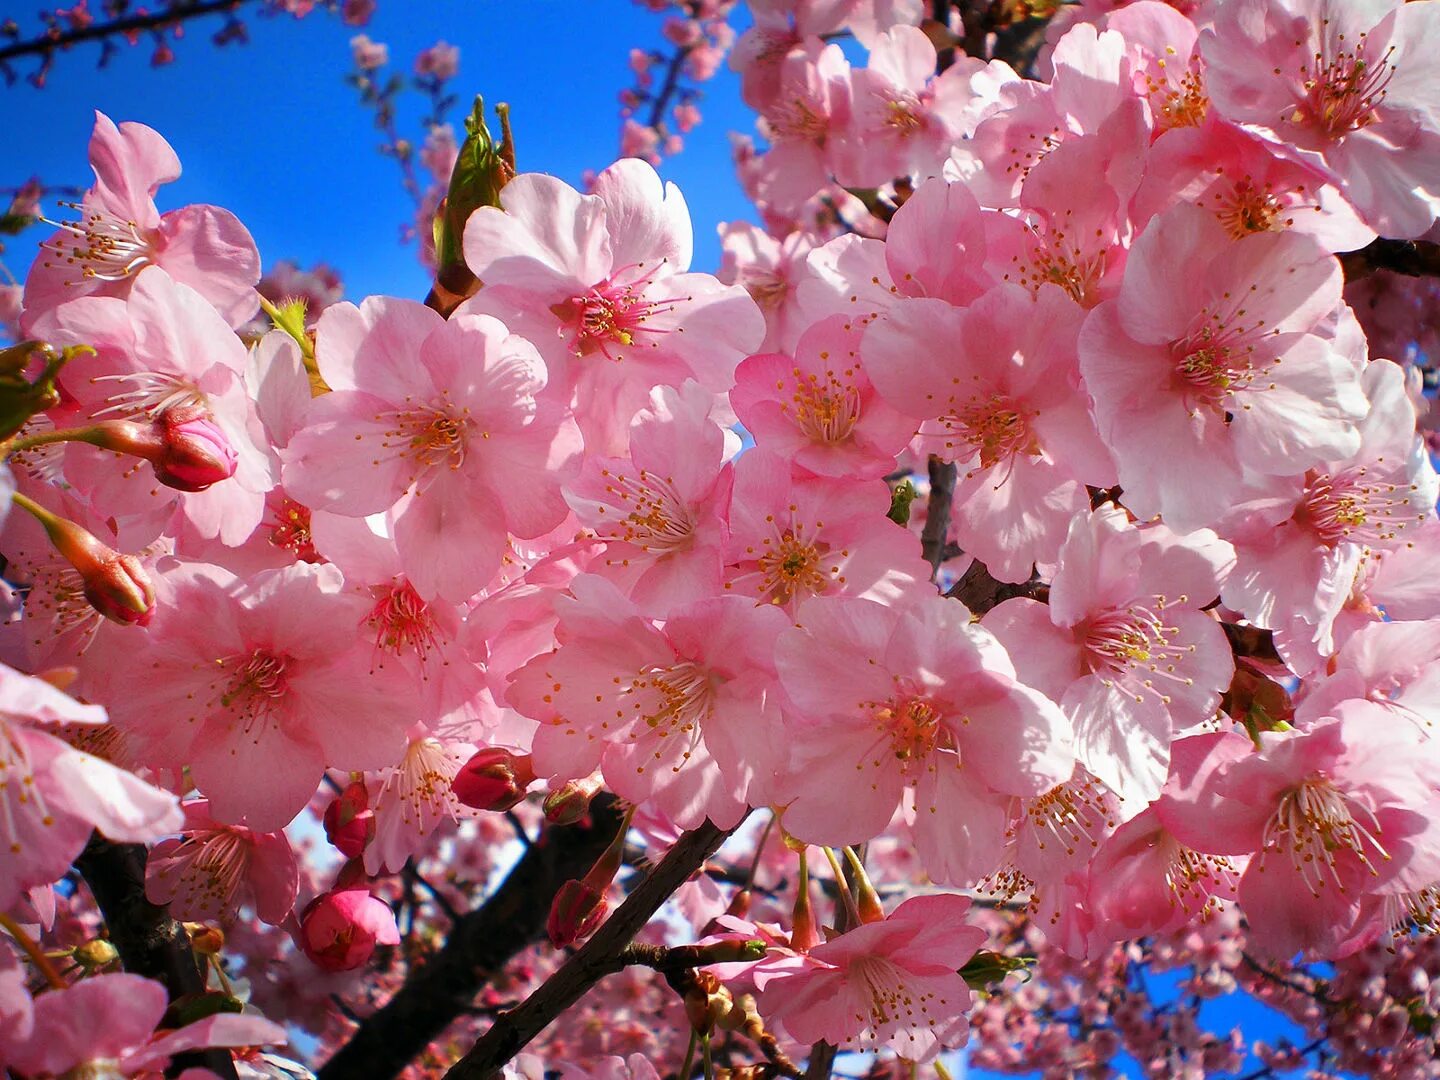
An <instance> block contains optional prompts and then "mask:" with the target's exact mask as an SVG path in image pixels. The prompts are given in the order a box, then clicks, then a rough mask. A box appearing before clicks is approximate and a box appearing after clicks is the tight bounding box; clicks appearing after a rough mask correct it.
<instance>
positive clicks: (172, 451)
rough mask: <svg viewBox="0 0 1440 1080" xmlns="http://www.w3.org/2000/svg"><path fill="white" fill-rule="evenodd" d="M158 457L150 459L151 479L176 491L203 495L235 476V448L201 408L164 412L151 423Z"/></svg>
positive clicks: (211, 417) (236, 458)
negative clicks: (158, 446)
mask: <svg viewBox="0 0 1440 1080" xmlns="http://www.w3.org/2000/svg"><path fill="white" fill-rule="evenodd" d="M155 425H156V427H157V428H158V429H159V435H160V443H161V454H160V456H159V457H157V458H153V459H151V465H152V466H153V467H154V469H155V475H156V477H158V478H159V480H160V482H161V483H162V484H164V485H165V486H166V487H172V488H175V489H176V490H177V491H204V490H205V489H206V488H208V487H209V486H210V485H211V484H218V483H219V482H220V481H221V480H228V479H230V477H232V476H234V475H235V466H236V463H237V462H238V461H239V457H238V455H237V454H236V453H235V448H234V447H233V446H231V445H230V440H229V439H228V438H227V437H226V435H225V432H224V431H222V430H221V429H220V425H219V424H217V423H216V422H215V418H214V417H213V416H211V415H210V413H209V412H208V411H207V410H205V409H202V408H198V407H196V408H190V409H181V408H174V409H167V410H166V411H165V412H164V413H163V414H162V415H161V416H160V418H159V419H158V420H156V421H155Z"/></svg>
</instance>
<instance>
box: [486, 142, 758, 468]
mask: <svg viewBox="0 0 1440 1080" xmlns="http://www.w3.org/2000/svg"><path fill="white" fill-rule="evenodd" d="M500 202H501V207H502V209H496V208H494V207H482V208H480V209H479V210H477V211H476V212H475V214H474V215H472V216H471V218H470V221H469V223H468V224H467V226H466V229H465V253H466V255H465V257H466V261H467V262H468V263H469V265H470V269H471V270H473V271H474V272H475V275H476V276H477V277H478V278H480V279H481V280H482V281H483V282H484V283H485V287H484V288H482V289H481V290H480V292H479V293H477V294H476V295H475V296H473V297H471V298H470V299H469V300H468V301H466V303H465V304H464V305H462V306H461V308H460V309H459V313H458V314H464V313H466V312H473V313H485V314H490V315H494V316H496V317H498V318H500V319H501V320H502V321H503V322H504V323H505V324H506V326H508V327H509V328H510V329H511V330H512V331H513V332H515V333H517V334H521V335H523V336H524V337H526V338H528V339H529V340H530V341H532V342H534V344H535V346H536V348H538V349H539V350H540V355H541V356H542V357H543V358H544V360H545V364H546V365H547V367H548V370H549V391H548V397H550V398H552V399H554V400H555V401H557V402H558V403H559V404H560V405H563V406H568V405H571V404H572V402H573V403H574V406H575V411H576V418H577V420H578V421H579V423H580V425H581V428H582V430H584V431H585V434H586V440H587V447H588V448H589V449H590V450H591V451H592V452H597V453H606V454H619V453H623V451H624V445H625V436H626V434H627V425H628V423H629V421H630V418H631V417H632V416H634V415H635V413H636V412H637V411H638V410H639V409H640V408H642V407H643V406H644V405H645V403H646V401H647V400H648V397H649V394H650V390H651V388H652V387H654V386H657V385H660V384H668V385H672V386H678V385H680V383H681V382H683V381H684V380H685V379H687V378H691V379H695V380H697V381H698V382H699V383H700V384H701V385H702V386H704V387H705V388H706V389H708V390H710V391H711V392H713V393H717V394H718V393H724V392H725V391H726V390H727V389H728V388H729V380H730V376H731V374H732V373H733V372H734V370H735V365H736V364H738V363H739V362H740V360H741V359H742V358H743V357H744V356H745V355H746V354H747V353H749V352H751V351H753V350H754V349H755V348H756V347H758V346H759V344H760V342H761V340H762V339H763V338H764V335H765V328H764V319H763V318H762V316H761V315H760V312H759V309H758V308H756V306H755V303H754V301H752V300H751V299H750V298H749V296H748V295H747V294H746V293H745V291H744V289H742V288H740V287H738V286H733V285H732V286H726V285H721V284H720V283H719V282H718V281H717V280H716V279H715V278H713V277H711V276H710V275H709V274H692V273H686V271H687V270H688V269H689V266H690V254H691V244H692V240H691V228H690V214H689V211H688V210H687V209H686V206H685V201H684V199H683V198H682V197H681V195H680V193H679V191H678V190H677V189H676V188H675V186H674V185H673V184H671V185H669V186H668V187H666V186H664V185H662V184H661V182H660V178H659V176H657V175H656V173H655V170H654V169H653V168H651V167H650V166H648V165H646V164H645V163H643V162H641V161H637V160H634V159H625V160H622V161H618V162H616V163H615V164H614V165H611V166H610V167H609V168H608V169H606V170H605V171H604V172H603V173H601V174H600V176H599V177H597V178H596V181H595V188H594V194H592V195H581V194H580V193H579V192H577V191H576V190H575V189H574V188H572V187H570V186H569V185H567V184H564V183H562V182H561V181H559V180H556V179H555V178H553V177H549V176H542V175H538V174H532V173H527V174H525V175H523V176H518V177H516V178H515V179H514V180H512V181H511V182H510V183H508V184H506V185H505V188H504V190H503V191H502V192H501V195H500Z"/></svg>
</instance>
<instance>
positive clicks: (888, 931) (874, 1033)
mask: <svg viewBox="0 0 1440 1080" xmlns="http://www.w3.org/2000/svg"><path fill="white" fill-rule="evenodd" d="M969 908H970V900H969V899H968V898H967V897H963V896H955V895H951V894H942V895H936V896H915V897H911V898H910V899H909V900H906V901H905V902H904V903H902V904H901V905H900V906H899V907H897V908H896V909H895V910H894V911H893V912H892V913H891V914H890V915H888V916H886V918H885V919H884V920H882V921H879V922H871V923H865V924H864V925H862V926H858V927H856V928H855V929H853V930H850V931H848V932H847V933H844V934H841V935H839V936H838V937H834V938H832V939H831V940H829V941H827V942H825V943H824V944H823V945H817V946H816V947H815V948H813V949H811V950H810V952H809V953H808V954H807V955H806V956H804V957H793V956H792V957H782V958H780V959H777V960H773V961H764V962H762V963H760V964H758V965H756V967H755V968H753V969H752V971H753V974H754V977H755V981H756V984H757V985H758V986H759V987H760V988H761V991H762V994H761V1001H762V1003H763V1005H764V1007H765V1008H766V1012H767V1015H769V1016H771V1017H772V1018H774V1019H775V1020H777V1021H778V1022H779V1023H781V1024H783V1025H784V1027H785V1030H786V1031H787V1032H788V1033H789V1034H790V1036H791V1037H792V1038H794V1039H796V1040H798V1041H800V1042H803V1043H814V1042H818V1041H820V1040H821V1039H824V1040H825V1041H826V1042H829V1043H832V1044H834V1045H836V1046H840V1047H844V1048H851V1047H853V1048H856V1049H860V1050H873V1049H877V1048H879V1047H880V1046H885V1047H888V1048H889V1049H891V1050H893V1051H894V1052H895V1053H897V1054H899V1055H900V1056H901V1057H903V1058H906V1059H908V1060H910V1061H914V1062H927V1061H930V1060H932V1059H933V1058H934V1057H935V1056H936V1055H938V1054H939V1052H940V1051H941V1050H942V1049H944V1048H953V1047H956V1046H960V1045H963V1044H964V1042H965V1039H966V1036H967V1034H968V1030H969V1025H968V1024H967V1022H966V1015H965V1014H966V1013H967V1012H968V1010H969V1008H970V1003H971V995H970V988H969V987H968V986H966V985H965V980H964V979H962V978H961V977H960V975H959V974H958V972H959V970H960V968H962V967H964V966H965V962H966V961H967V960H969V959H970V957H971V956H972V955H973V954H974V952H975V950H976V949H977V948H979V947H980V945H981V944H982V943H983V942H984V940H985V935H984V932H983V931H981V930H980V929H979V928H977V927H972V926H966V925H965V923H964V919H965V915H966V913H967V912H968V910H969Z"/></svg>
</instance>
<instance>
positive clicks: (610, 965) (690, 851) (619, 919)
mask: <svg viewBox="0 0 1440 1080" xmlns="http://www.w3.org/2000/svg"><path fill="white" fill-rule="evenodd" d="M734 831H735V830H734V829H719V828H716V827H715V826H714V825H712V824H710V822H708V821H707V822H705V824H703V825H701V826H700V827H699V828H698V829H692V830H691V831H690V832H688V833H686V834H685V835H684V836H682V837H681V838H680V840H679V842H678V843H676V845H675V846H674V847H672V848H671V849H670V850H669V851H668V852H666V853H665V857H664V858H663V859H661V860H660V863H659V865H657V866H656V867H655V869H654V870H653V871H651V872H650V874H649V875H648V876H647V877H646V878H645V879H644V880H643V881H641V882H640V884H639V885H637V886H636V887H635V889H634V891H633V892H631V893H630V895H629V896H627V897H626V898H625V902H624V903H623V904H621V905H620V907H619V908H618V909H617V910H616V911H615V913H614V914H613V915H611V916H610V917H609V918H608V919H606V920H605V922H604V923H602V924H601V926H600V929H599V930H597V931H595V933H594V935H593V936H592V937H591V938H590V940H588V941H587V942H585V944H584V945H582V946H580V948H579V949H577V950H576V951H575V953H574V955H572V956H571V957H570V959H569V960H567V961H565V963H564V965H563V966H562V967H561V968H560V969H559V970H558V971H556V972H555V973H554V974H553V975H551V976H550V978H548V979H546V980H545V983H544V984H543V985H542V986H541V987H540V988H539V989H538V990H536V991H535V992H534V993H533V994H531V995H530V997H529V998H527V999H526V1000H525V1001H524V1002H523V1003H521V1004H520V1005H519V1006H518V1007H516V1008H514V1009H512V1010H510V1011H509V1012H507V1013H503V1014H501V1015H500V1016H499V1017H497V1018H496V1020H495V1023H494V1024H493V1025H492V1026H491V1028H490V1030H489V1031H487V1032H486V1033H485V1034H484V1035H483V1036H481V1037H480V1039H479V1041H477V1042H476V1043H475V1045H474V1046H472V1047H471V1048H470V1050H469V1052H468V1053H466V1055H465V1056H464V1057H463V1058H461V1059H460V1061H458V1062H457V1063H456V1064H455V1066H454V1067H453V1068H451V1070H450V1071H449V1072H448V1073H446V1074H445V1077H446V1080H489V1078H491V1077H494V1076H498V1075H499V1073H500V1067H501V1066H502V1065H504V1064H505V1063H506V1062H507V1061H509V1060H510V1059H511V1058H512V1057H514V1056H515V1055H516V1054H518V1053H519V1052H520V1051H521V1050H523V1049H524V1048H525V1046H526V1044H528V1043H529V1042H530V1040H531V1039H533V1038H534V1037H535V1036H536V1035H538V1034H539V1033H540V1032H541V1031H543V1030H544V1029H545V1027H546V1026H547V1025H548V1024H549V1023H550V1022H551V1021H552V1020H554V1019H555V1018H556V1017H557V1016H559V1015H560V1014H561V1013H562V1012H564V1011H565V1010H566V1009H568V1008H569V1007H570V1006H571V1005H573V1004H575V1002H577V1001H579V1000H580V998H581V997H582V996H583V995H584V994H585V992H586V991H587V990H589V989H590V987H592V986H594V985H595V983H596V982H598V981H599V980H600V979H601V978H602V977H603V976H605V975H606V974H608V973H609V972H610V971H613V970H616V969H615V968H614V964H615V961H616V958H618V957H619V956H621V955H622V954H623V953H624V950H625V947H626V946H627V945H629V944H630V940H631V938H633V937H634V936H635V935H636V934H637V933H639V931H640V928H641V927H643V926H644V925H645V924H646V923H648V922H649V921H650V919H651V917H652V916H653V915H654V914H655V912H656V911H658V910H659V908H660V905H661V904H663V903H664V902H665V900H666V899H667V898H668V897H669V896H670V895H671V894H672V893H673V892H674V891H675V890H676V889H677V888H679V887H680V885H681V884H683V883H684V882H685V880H686V879H688V878H689V877H690V875H691V874H693V873H695V871H696V870H698V869H700V867H701V866H703V865H704V863H705V860H706V859H708V858H709V857H710V856H711V855H713V854H715V852H716V851H717V850H719V848H720V845H721V844H722V843H723V842H724V841H725V838H726V837H727V836H729V835H730V834H731V833H732V832H734Z"/></svg>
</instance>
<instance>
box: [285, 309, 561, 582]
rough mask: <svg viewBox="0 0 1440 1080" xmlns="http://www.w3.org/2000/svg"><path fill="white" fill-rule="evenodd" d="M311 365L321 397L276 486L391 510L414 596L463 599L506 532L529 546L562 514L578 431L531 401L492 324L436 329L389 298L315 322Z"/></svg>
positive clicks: (550, 406)
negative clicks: (319, 379)
mask: <svg viewBox="0 0 1440 1080" xmlns="http://www.w3.org/2000/svg"><path fill="white" fill-rule="evenodd" d="M316 357H317V360H318V362H319V365H320V372H321V374H322V375H323V376H324V377H325V381H326V382H327V383H328V384H329V385H330V387H331V389H332V392H331V393H329V394H326V395H325V396H323V397H321V398H317V399H316V400H315V402H314V403H313V405H312V406H311V410H310V413H309V416H308V422H307V424H306V426H305V427H304V428H303V429H302V430H301V431H300V432H299V433H298V434H297V435H296V436H295V437H294V438H292V439H291V441H290V445H289V446H288V447H287V449H286V451H285V467H284V472H283V479H284V482H285V488H286V491H287V492H288V493H290V494H291V495H292V496H293V497H294V498H296V499H298V500H299V501H300V502H302V503H304V504H305V505H306V506H308V507H310V508H311V509H312V510H331V511H334V512H335V513H339V514H344V515H348V516H352V517H364V516H367V515H369V514H375V513H379V512H380V511H384V510H392V509H393V521H394V536H395V544H396V547H397V548H398V550H399V553H400V563H401V567H402V568H403V570H404V572H405V575H406V576H407V577H408V579H409V581H410V583H411V584H412V585H413V586H414V587H415V590H416V591H417V592H418V593H419V594H420V596H421V597H422V598H425V599H432V598H435V597H437V596H438V597H440V598H442V599H445V600H449V601H453V602H457V603H458V602H461V601H464V600H467V599H469V598H470V597H471V596H472V595H474V594H475V593H477V592H479V591H480V589H481V588H482V587H483V586H484V585H486V584H487V583H488V582H489V580H490V579H491V578H492V577H493V576H494V574H495V572H496V571H497V570H498V569H499V568H500V562H501V558H502V556H503V555H504V552H505V545H506V533H507V531H508V532H510V533H513V534H515V535H516V536H520V537H525V538H529V537H535V536H539V535H541V534H542V533H545V532H546V531H548V530H549V529H552V528H553V527H554V526H556V525H558V524H559V523H560V522H561V520H563V518H564V517H565V512H566V511H565V503H564V500H563V499H562V498H561V496H560V483H561V481H562V480H563V478H564V476H565V470H566V469H567V468H569V467H570V465H571V463H572V459H574V458H575V456H576V454H577V453H578V451H579V448H580V440H579V433H578V432H577V431H576V429H575V426H574V423H573V421H571V420H570V419H569V418H568V417H567V416H565V415H563V413H562V410H561V409H560V408H559V407H558V406H557V405H555V404H554V403H553V402H551V401H549V400H548V399H543V398H542V397H541V396H540V395H541V391H542V390H543V389H544V387H545V384H546V378H547V374H546V370H545V365H544V363H543V362H542V361H541V359H540V357H539V356H538V355H537V354H536V352H535V349H534V347H533V346H532V345H530V343H529V342H527V341H525V340H523V339H521V338H519V337H517V336H515V335H514V334H511V333H509V332H508V331H507V330H506V328H505V327H504V326H502V325H501V324H500V323H499V322H497V321H495V320H494V319H492V318H489V317H486V316H473V315H461V314H457V315H456V316H454V317H453V318H451V319H450V320H449V321H448V322H447V321H446V320H444V319H442V318H441V317H440V316H439V315H437V314H435V312H433V311H431V310H430V309H429V308H427V307H424V306H423V305H421V304H416V303H410V302H407V301H403V300H381V299H370V300H366V301H365V303H364V305H363V306H361V307H359V308H356V307H354V306H353V305H351V304H337V305H335V306H334V307H332V308H330V309H328V310H327V311H326V312H325V314H324V315H323V316H322V317H321V319H320V325H319V328H318V330H317V332H316ZM417 357H418V362H417Z"/></svg>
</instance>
